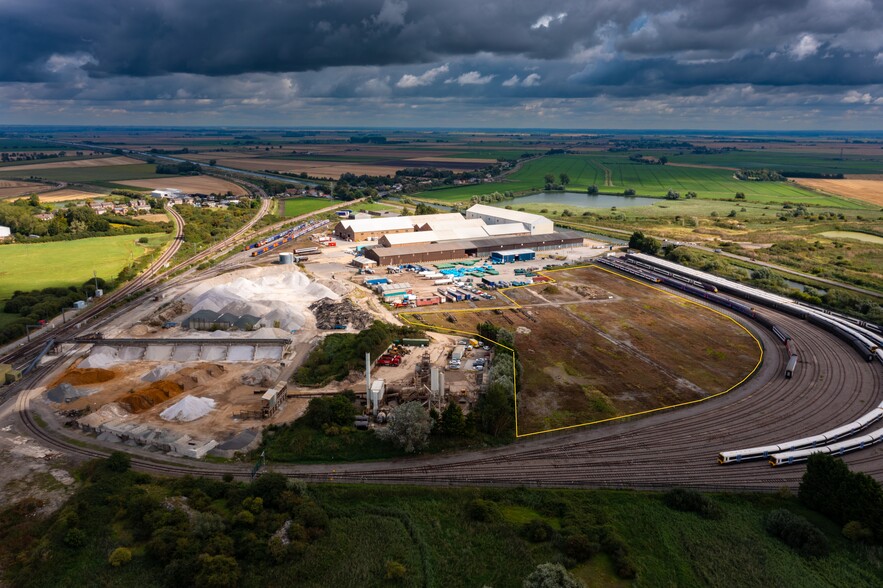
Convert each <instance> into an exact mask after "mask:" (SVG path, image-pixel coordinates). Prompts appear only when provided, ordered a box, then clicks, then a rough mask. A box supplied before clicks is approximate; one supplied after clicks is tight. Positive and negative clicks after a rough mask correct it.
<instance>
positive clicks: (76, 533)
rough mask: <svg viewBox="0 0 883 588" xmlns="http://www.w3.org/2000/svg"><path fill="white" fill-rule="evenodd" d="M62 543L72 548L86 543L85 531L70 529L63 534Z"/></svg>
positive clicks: (77, 547)
mask: <svg viewBox="0 0 883 588" xmlns="http://www.w3.org/2000/svg"><path fill="white" fill-rule="evenodd" d="M64 544H65V545H67V546H68V547H72V548H74V549H79V548H80V547H82V546H83V545H85V544H86V533H84V532H83V530H82V529H70V530H69V531H68V532H67V533H65V535H64Z"/></svg>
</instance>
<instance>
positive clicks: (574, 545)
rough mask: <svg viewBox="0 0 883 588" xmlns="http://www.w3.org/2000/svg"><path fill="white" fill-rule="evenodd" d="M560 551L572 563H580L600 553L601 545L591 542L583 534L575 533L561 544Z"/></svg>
mask: <svg viewBox="0 0 883 588" xmlns="http://www.w3.org/2000/svg"><path fill="white" fill-rule="evenodd" d="M561 551H562V552H563V553H564V555H566V556H567V557H569V558H570V559H572V560H573V561H575V562H577V563H580V562H584V561H586V560H588V559H590V558H591V557H592V556H593V555H595V554H596V553H598V552H599V551H601V545H600V544H598V543H597V542H596V541H592V540H591V539H589V538H588V537H587V536H586V535H584V534H583V533H577V534H575V535H571V536H569V537H567V538H566V539H565V540H564V541H563V542H562V544H561Z"/></svg>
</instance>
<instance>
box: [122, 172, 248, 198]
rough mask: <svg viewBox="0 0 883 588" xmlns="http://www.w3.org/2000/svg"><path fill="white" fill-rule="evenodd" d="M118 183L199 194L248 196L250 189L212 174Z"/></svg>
mask: <svg viewBox="0 0 883 588" xmlns="http://www.w3.org/2000/svg"><path fill="white" fill-rule="evenodd" d="M117 183H118V184H124V185H126V186H135V187H137V188H150V189H151V190H161V189H163V188H177V189H178V190H183V191H184V192H192V193H198V194H211V193H215V194H226V193H227V192H228V191H229V192H232V193H233V195H234V196H248V191H247V190H246V189H245V188H243V187H242V186H239V185H237V184H234V183H233V182H228V181H227V180H222V179H220V178H215V177H212V176H185V177H174V176H173V177H168V178H152V179H149V180H122V181H118V182H117Z"/></svg>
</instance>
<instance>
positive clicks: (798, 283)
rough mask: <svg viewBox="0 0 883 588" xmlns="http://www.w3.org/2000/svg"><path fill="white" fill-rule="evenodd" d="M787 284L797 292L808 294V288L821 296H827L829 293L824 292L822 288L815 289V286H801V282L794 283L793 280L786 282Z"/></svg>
mask: <svg viewBox="0 0 883 588" xmlns="http://www.w3.org/2000/svg"><path fill="white" fill-rule="evenodd" d="M785 283H786V284H788V285H789V286H790V287H792V288H794V289H796V290H800V291H801V292H806V289H807V288H811V289H812V290H814V291H815V292H816V293H817V294H818V295H819V296H824V295H825V294H827V293H828V291H827V290H823V289H822V288H816V287H814V286H807V285H806V284H801V283H800V282H794V281H792V280H788V279H786V280H785Z"/></svg>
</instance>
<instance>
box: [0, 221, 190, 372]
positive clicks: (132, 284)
mask: <svg viewBox="0 0 883 588" xmlns="http://www.w3.org/2000/svg"><path fill="white" fill-rule="evenodd" d="M166 211H167V212H169V214H171V215H172V217H173V218H174V219H175V225H176V231H175V237H174V238H173V240H172V243H171V244H170V245H169V246H168V247H167V248H166V250H165V251H163V253H162V254H161V255H160V256H159V258H157V259H156V261H154V262H153V263H152V264H151V265H150V266H149V267H148V268H147V269H146V270H144V271H143V272H141V273H140V274H139V275H138V276H136V277H135V278H134V279H132V280H130V281H129V282H127V283H126V284H124V285H123V286H122V287H120V288H118V289H116V290H114V291H113V292H110V293H109V294H107V295H106V296H104V297H102V298H101V299H99V300H97V301H95V302H94V303H92V304H91V305H90V306H89V307H88V308H86V309H85V310H84V311H83V312H81V313H79V314H78V315H77V316H76V317H75V318H73V319H71V320H70V321H69V322H67V323H65V324H64V325H62V326H61V327H58V328H56V329H53V330H51V331H45V330H44V331H42V332H39V333H38V334H37V335H35V336H34V337H31V340H30V341H29V342H28V343H26V344H24V345H22V346H21V347H19V348H17V349H15V350H13V351H11V352H9V353H7V354H6V355H4V356H2V357H0V363H13V364H16V365H22V362H23V361H24V362H25V363H26V360H27V359H28V358H30V357H32V356H34V355H35V354H36V353H37V352H38V351H39V349H40V348H42V347H43V346H44V345H45V344H46V342H47V341H49V340H50V339H57V338H59V337H61V336H65V335H67V334H70V333H73V332H75V331H76V330H77V328H78V325H81V324H84V323H87V322H88V321H90V320H91V319H93V318H94V317H96V316H98V315H99V314H101V313H102V312H104V311H105V310H107V309H108V308H110V307H111V306H113V305H114V304H116V303H117V302H119V301H121V300H124V299H125V298H126V297H127V296H129V295H131V294H133V293H135V292H138V291H139V290H141V289H143V288H145V287H146V286H148V285H149V284H150V283H151V282H152V281H153V280H154V278H155V276H156V275H157V274H158V273H159V272H160V270H161V269H162V267H163V266H164V265H165V264H166V263H168V262H169V261H170V260H171V259H172V258H173V257H174V256H175V254H176V253H177V252H178V250H179V249H180V248H181V245H182V243H183V239H184V219H183V218H182V217H181V215H180V214H178V212H177V211H176V210H175V209H174V208H173V207H171V206H168V205H166Z"/></svg>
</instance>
